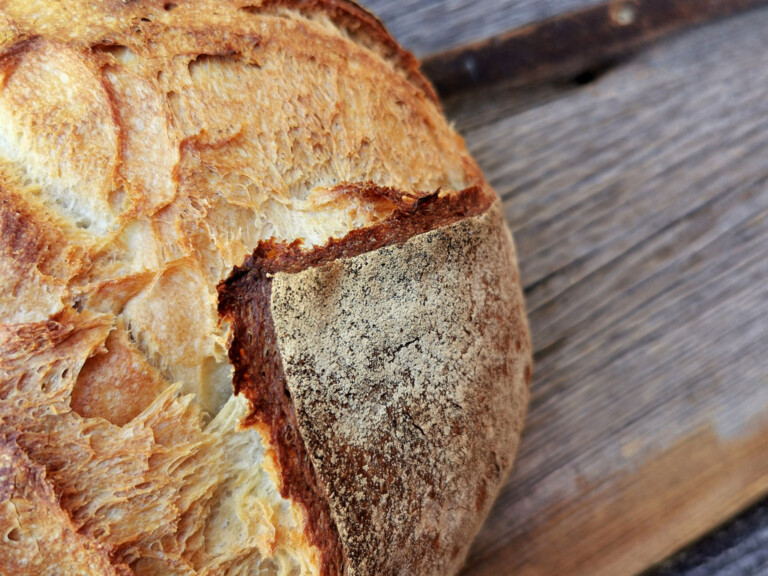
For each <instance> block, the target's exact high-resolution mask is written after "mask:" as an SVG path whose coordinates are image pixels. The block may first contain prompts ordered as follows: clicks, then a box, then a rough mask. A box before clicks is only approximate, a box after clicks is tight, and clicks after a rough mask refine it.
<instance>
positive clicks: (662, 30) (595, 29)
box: [423, 0, 768, 95]
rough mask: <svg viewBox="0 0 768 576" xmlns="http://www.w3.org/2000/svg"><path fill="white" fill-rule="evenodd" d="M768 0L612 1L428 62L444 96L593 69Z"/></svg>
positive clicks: (431, 75)
mask: <svg viewBox="0 0 768 576" xmlns="http://www.w3.org/2000/svg"><path fill="white" fill-rule="evenodd" d="M766 4H768V2H766V1H765V0H729V1H728V2H718V1H716V0H632V1H627V0H612V1H608V2H603V3H600V4H598V5H595V6H592V7H589V8H585V9H583V10H579V11H576V12H569V13H566V14H562V15H558V16H555V17H553V18H551V19H549V20H545V21H542V22H537V23H535V24H532V25H530V26H527V27H525V28H522V29H513V30H510V31H509V32H505V33H503V34H501V35H499V36H494V37H493V38H491V39H489V40H486V41H481V42H479V43H477V44H472V45H463V46H460V47H456V48H453V49H450V50H447V51H444V52H441V53H439V54H435V55H434V56H432V57H429V58H427V59H426V60H425V61H424V66H423V67H424V71H425V73H426V74H427V76H429V77H430V79H431V80H432V82H433V83H434V85H435V87H436V88H437V90H438V92H439V93H441V94H443V95H446V94H452V93H454V92H458V91H461V90H467V89H468V88H472V87H478V86H484V85H487V84H489V83H491V82H496V81H499V80H502V79H513V80H514V81H515V82H516V83H517V84H519V85H524V84H531V83H533V82H537V81H541V80H543V79H547V78H554V77H565V76H567V75H577V76H578V74H582V73H584V72H585V71H586V72H587V74H590V73H591V69H594V68H600V67H602V66H605V65H606V63H609V62H611V61H612V60H615V59H617V58H620V57H623V56H625V55H626V54H627V53H629V52H631V51H632V50H635V49H637V48H638V47H640V46H643V45H645V44H648V43H649V42H651V41H653V40H655V39H656V38H659V37H661V36H663V35H666V34H669V33H670V32H674V31H677V30H680V29H683V28H686V27H690V26H693V25H695V24H700V23H702V22H706V21H710V20H716V19H718V18H723V17H725V16H728V15H731V14H734V13H736V12H739V11H743V10H748V9H751V8H756V7H759V6H765V5H766Z"/></svg>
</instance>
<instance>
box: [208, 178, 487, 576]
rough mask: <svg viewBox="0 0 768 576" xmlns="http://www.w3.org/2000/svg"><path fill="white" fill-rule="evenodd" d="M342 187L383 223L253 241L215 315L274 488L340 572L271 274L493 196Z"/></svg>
mask: <svg viewBox="0 0 768 576" xmlns="http://www.w3.org/2000/svg"><path fill="white" fill-rule="evenodd" d="M344 190H345V191H351V190H355V191H357V192H359V193H361V194H366V195H368V194H377V195H379V196H381V197H384V198H386V199H388V200H390V201H392V202H394V203H395V204H396V205H398V206H399V209H398V210H396V211H395V212H394V213H393V214H392V215H391V216H390V217H389V218H388V219H387V220H385V221H384V222H381V223H379V224H377V225H374V226H372V227H369V228H364V229H360V230H354V231H352V232H350V233H349V234H347V235H346V236H345V237H343V238H341V239H331V240H330V241H329V242H328V243H327V244H326V245H324V246H319V247H316V248H313V249H311V250H306V249H304V248H303V246H302V244H301V243H300V242H299V241H294V242H292V243H290V244H288V243H285V242H277V241H275V240H269V241H266V242H260V243H259V245H258V247H257V248H256V249H255V250H254V252H253V254H252V255H251V256H248V257H247V258H246V260H245V262H244V263H243V265H242V266H238V267H236V268H235V269H234V270H233V271H232V273H231V274H230V276H229V277H228V278H227V279H226V280H225V281H224V282H222V283H221V284H219V286H218V293H219V315H220V317H221V318H222V319H224V320H227V321H228V322H230V325H231V327H232V336H231V341H230V348H229V358H230V361H231V362H232V365H233V367H234V376H233V384H234V389H235V394H240V393H242V394H243V395H244V396H245V397H246V398H247V399H248V401H249V403H250V409H251V411H250V414H249V416H248V417H247V418H246V419H245V421H244V422H243V424H244V425H245V426H249V425H250V426H253V425H256V424H266V425H267V427H268V429H269V434H270V436H271V444H272V446H273V448H274V450H275V454H276V457H277V462H278V465H279V474H280V475H281V478H282V482H280V493H281V494H282V496H283V497H284V498H290V499H292V500H295V501H298V502H300V503H301V504H302V505H303V506H304V508H305V509H306V512H307V516H308V518H307V523H306V527H305V532H306V534H307V537H308V539H309V541H310V543H312V544H313V545H315V546H316V547H317V548H318V549H319V550H320V553H321V555H322V560H321V564H322V566H321V574H323V575H324V576H326V575H333V576H335V575H338V574H343V573H344V564H345V561H344V558H345V554H344V550H343V549H342V545H341V541H340V538H339V533H338V530H337V527H336V525H335V522H334V521H333V519H332V517H331V513H330V507H329V503H328V500H327V497H326V495H325V491H324V487H323V486H322V485H321V483H320V480H319V478H318V477H317V475H316V473H315V470H314V467H313V466H312V463H311V460H310V458H309V454H308V452H307V449H306V446H305V444H304V440H303V438H302V436H301V433H300V431H299V427H298V421H297V416H296V409H295V407H294V405H293V402H292V400H291V397H290V393H289V391H288V387H287V383H286V377H285V373H284V370H283V363H282V358H281V356H280V350H279V347H278V343H277V335H276V333H275V326H274V321H273V319H272V313H271V295H272V275H273V274H275V273H277V272H289V273H290V272H293V273H295V272H300V271H301V270H305V269H307V268H310V267H316V266H321V265H323V264H327V263H329V262H332V261H334V260H337V259H339V258H350V257H353V256H357V255H360V254H363V253H365V252H371V251H373V250H378V249H380V248H383V247H385V246H390V245H393V244H399V243H403V242H405V241H407V240H408V239H410V238H412V237H414V236H416V235H419V234H423V233H425V232H429V231H431V230H434V229H436V228H439V227H441V226H447V225H449V224H453V223H454V222H457V221H459V220H463V219H465V218H471V217H473V216H477V215H479V214H482V213H483V212H485V211H486V210H487V209H488V208H489V207H490V205H491V203H492V202H493V196H492V195H491V194H489V193H488V192H487V191H486V190H485V189H484V188H482V187H480V186H474V187H470V188H467V189H465V190H463V191H461V192H458V193H453V194H449V195H441V194H440V192H439V191H438V192H435V193H433V194H429V195H426V196H423V197H421V198H418V199H413V198H412V197H409V196H408V195H405V194H403V193H400V192H398V191H396V190H393V189H390V188H381V187H376V186H375V185H373V184H371V183H360V184H349V185H344ZM256 358H260V359H261V362H259V364H256V363H255V362H254V359H256Z"/></svg>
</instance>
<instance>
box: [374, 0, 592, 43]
mask: <svg viewBox="0 0 768 576" xmlns="http://www.w3.org/2000/svg"><path fill="white" fill-rule="evenodd" d="M603 2H605V0H483V1H482V2H468V1H467V0H396V1H394V2H393V1H392V0H362V2H361V3H362V4H364V5H365V6H366V7H367V8H369V9H370V10H371V11H373V12H374V13H375V14H377V15H378V16H379V17H380V18H381V19H382V21H383V22H384V23H385V24H386V25H387V27H388V28H389V30H390V31H391V32H392V33H393V34H394V35H395V37H396V38H397V39H398V41H400V42H401V43H402V44H403V45H405V46H406V47H408V49H409V50H412V51H413V52H414V53H415V54H416V55H417V56H425V55H427V54H431V53H434V52H440V51H443V50H446V49H448V48H453V47H456V46H461V45H462V44H467V43H469V42H477V41H479V40H484V39H485V38H489V37H491V36H496V35H498V34H502V33H504V32H506V31H507V30H511V29H513V28H522V27H523V26H527V25H528V24H532V23H534V22H540V21H542V20H546V19H548V18H552V17H554V16H558V15H562V14H565V13H567V12H573V11H575V10H579V9H581V8H584V7H587V6H594V5H597V4H600V3H603Z"/></svg>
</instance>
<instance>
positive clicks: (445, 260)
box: [272, 202, 531, 576]
mask: <svg viewBox="0 0 768 576" xmlns="http://www.w3.org/2000/svg"><path fill="white" fill-rule="evenodd" d="M272 316H273V319H274V322H275V329H276V332H277V336H278V342H279V344H280V351H281V355H282V359H283V367H284V370H285V374H286V378H287V383H288V387H289V389H290V393H291V397H292V398H293V400H294V403H295V406H296V411H297V416H298V421H299V426H300V428H301V431H302V434H303V437H304V441H305V443H306V446H307V449H308V451H309V454H310V457H311V459H312V462H313V465H314V467H315V470H316V471H317V472H318V476H319V478H320V480H321V482H322V483H323V484H324V485H325V490H326V493H327V495H328V497H329V500H330V503H331V512H332V515H333V516H334V520H335V521H336V525H337V527H338V529H339V533H340V537H341V540H342V544H343V546H344V549H345V552H346V557H347V570H348V574H349V576H355V575H364V574H365V575H367V574H377V575H396V574H402V569H403V567H404V566H408V567H409V569H408V573H409V574H412V575H425V576H426V575H440V574H451V573H454V572H455V571H457V570H458V568H459V567H460V565H461V563H462V562H463V560H464V557H465V555H466V552H467V550H468V547H469V544H470V543H471V541H472V539H473V537H474V535H475V533H476V531H477V530H478V529H479V524H480V521H481V519H482V518H483V517H484V516H485V515H486V514H487V511H488V509H489V508H490V506H491V504H492V502H493V500H494V498H495V496H496V494H497V492H498V490H499V488H500V486H501V483H502V482H503V480H504V478H505V476H506V474H507V472H508V471H509V469H510V467H511V464H512V460H513V457H514V453H515V450H516V448H517V443H518V439H519V434H520V431H521V428H522V424H523V420H524V416H525V410H526V405H527V398H528V381H529V379H530V369H531V346H530V341H529V336H528V326H527V323H526V319H525V312H524V305H523V297H522V293H521V288H520V282H519V279H518V277H517V275H516V273H515V252H514V246H513V244H512V240H511V237H510V235H509V232H508V231H507V229H506V226H505V225H504V222H503V218H502V216H501V213H500V207H499V203H498V202H497V203H496V204H494V206H493V207H492V208H491V210H490V211H489V212H488V213H486V214H484V215H482V216H479V217H475V218H472V219H468V220H464V221H462V222H459V223H457V224H454V225H452V226H447V227H444V228H440V229H438V230H436V231H433V232H429V233H426V234H423V235H420V236H417V237H415V238H412V239H411V240H409V241H407V242H406V243H405V244H403V245H402V246H392V247H388V248H383V249H381V250H377V251H375V252H371V253H367V254H363V255H361V256H357V257H354V258H350V259H345V260H338V261H336V262H333V263H331V264H328V265H325V266H322V267H319V268H314V269H309V270H306V271H304V272H300V273H297V274H286V273H278V274H276V275H275V278H274V280H273V287H272Z"/></svg>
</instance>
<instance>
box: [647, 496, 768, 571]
mask: <svg viewBox="0 0 768 576" xmlns="http://www.w3.org/2000/svg"><path fill="white" fill-rule="evenodd" d="M752 574H768V499H766V500H764V501H763V502H761V503H760V504H759V505H757V506H754V507H752V508H750V509H749V510H747V511H746V512H744V513H743V514H740V515H739V516H738V517H737V518H735V519H734V520H732V521H729V522H728V524H727V525H726V526H724V527H722V528H718V529H717V530H716V531H715V532H714V533H713V534H710V535H708V536H707V537H706V538H703V539H702V540H700V541H697V542H695V543H694V544H693V545H692V546H689V547H687V548H686V549H685V550H683V551H682V552H679V553H678V554H676V555H675V556H674V557H672V558H670V559H669V560H666V561H665V562H664V563H662V564H661V565H659V566H656V567H654V568H652V569H651V570H649V571H647V572H646V573H645V574H644V576H746V575H752Z"/></svg>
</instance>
